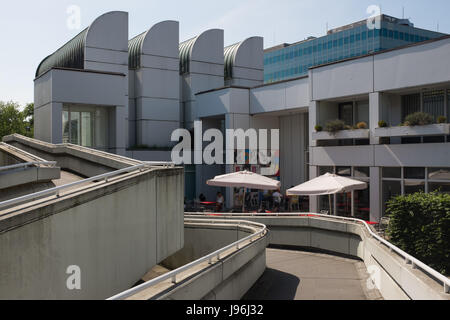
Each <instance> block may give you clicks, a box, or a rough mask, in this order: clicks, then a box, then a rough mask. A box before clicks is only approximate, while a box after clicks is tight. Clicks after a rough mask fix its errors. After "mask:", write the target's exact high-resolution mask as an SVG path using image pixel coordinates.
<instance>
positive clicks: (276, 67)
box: [264, 14, 445, 83]
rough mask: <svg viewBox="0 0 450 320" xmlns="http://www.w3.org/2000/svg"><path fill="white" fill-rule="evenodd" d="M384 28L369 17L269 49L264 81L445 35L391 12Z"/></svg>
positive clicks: (384, 17) (383, 21) (383, 17)
mask: <svg viewBox="0 0 450 320" xmlns="http://www.w3.org/2000/svg"><path fill="white" fill-rule="evenodd" d="M375 19H379V21H380V28H376V26H375V25H374V28H369V26H368V24H369V22H368V20H362V21H359V22H356V23H353V24H349V25H346V26H343V27H339V28H336V29H333V30H330V31H328V33H327V35H325V36H323V37H319V38H315V37H309V38H308V39H306V40H303V41H300V42H297V43H294V44H289V45H286V44H283V45H281V46H277V47H274V48H269V49H266V50H265V54H264V82H265V83H271V82H277V81H280V80H285V79H292V78H296V77H299V76H302V75H307V73H308V69H309V68H311V67H314V66H317V65H322V64H325V63H330V62H335V61H340V60H345V59H348V58H353V57H359V56H364V55H367V54H370V53H374V52H380V51H384V50H389V49H392V48H396V47H401V46H404V45H406V44H411V43H418V42H423V41H427V40H429V39H434V38H439V37H442V36H444V35H445V34H443V33H439V32H434V31H429V30H424V29H419V28H416V27H414V25H413V24H412V23H410V22H409V20H405V19H398V18H394V17H391V16H388V15H384V14H383V15H381V16H379V17H378V18H375Z"/></svg>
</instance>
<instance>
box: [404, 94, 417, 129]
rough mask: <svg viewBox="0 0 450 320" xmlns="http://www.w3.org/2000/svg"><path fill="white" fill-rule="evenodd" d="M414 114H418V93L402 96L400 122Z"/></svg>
mask: <svg viewBox="0 0 450 320" xmlns="http://www.w3.org/2000/svg"><path fill="white" fill-rule="evenodd" d="M416 112H420V93H416V94H410V95H405V96H402V122H403V121H405V118H406V117H407V116H409V115H410V114H413V113H416Z"/></svg>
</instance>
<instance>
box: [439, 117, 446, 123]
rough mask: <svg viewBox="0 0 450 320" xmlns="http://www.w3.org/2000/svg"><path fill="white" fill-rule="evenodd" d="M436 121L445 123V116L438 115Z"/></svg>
mask: <svg viewBox="0 0 450 320" xmlns="http://www.w3.org/2000/svg"><path fill="white" fill-rule="evenodd" d="M437 123H439V124H441V123H447V118H446V117H444V116H440V117H438V118H437Z"/></svg>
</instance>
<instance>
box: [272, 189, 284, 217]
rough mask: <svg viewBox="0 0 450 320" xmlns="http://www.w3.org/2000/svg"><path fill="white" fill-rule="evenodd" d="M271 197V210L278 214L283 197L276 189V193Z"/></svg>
mask: <svg viewBox="0 0 450 320" xmlns="http://www.w3.org/2000/svg"><path fill="white" fill-rule="evenodd" d="M272 197H273V208H274V211H275V212H279V211H280V207H281V201H282V200H283V195H282V194H281V193H280V189H278V190H277V191H275V192H274V193H273V194H272Z"/></svg>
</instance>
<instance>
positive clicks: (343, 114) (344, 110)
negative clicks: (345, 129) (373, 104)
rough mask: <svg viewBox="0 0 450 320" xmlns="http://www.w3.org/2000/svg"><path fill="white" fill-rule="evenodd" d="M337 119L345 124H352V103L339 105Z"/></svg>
mask: <svg viewBox="0 0 450 320" xmlns="http://www.w3.org/2000/svg"><path fill="white" fill-rule="evenodd" d="M339 119H341V120H342V121H344V122H345V124H346V125H349V126H352V125H353V103H342V104H340V105H339Z"/></svg>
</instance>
